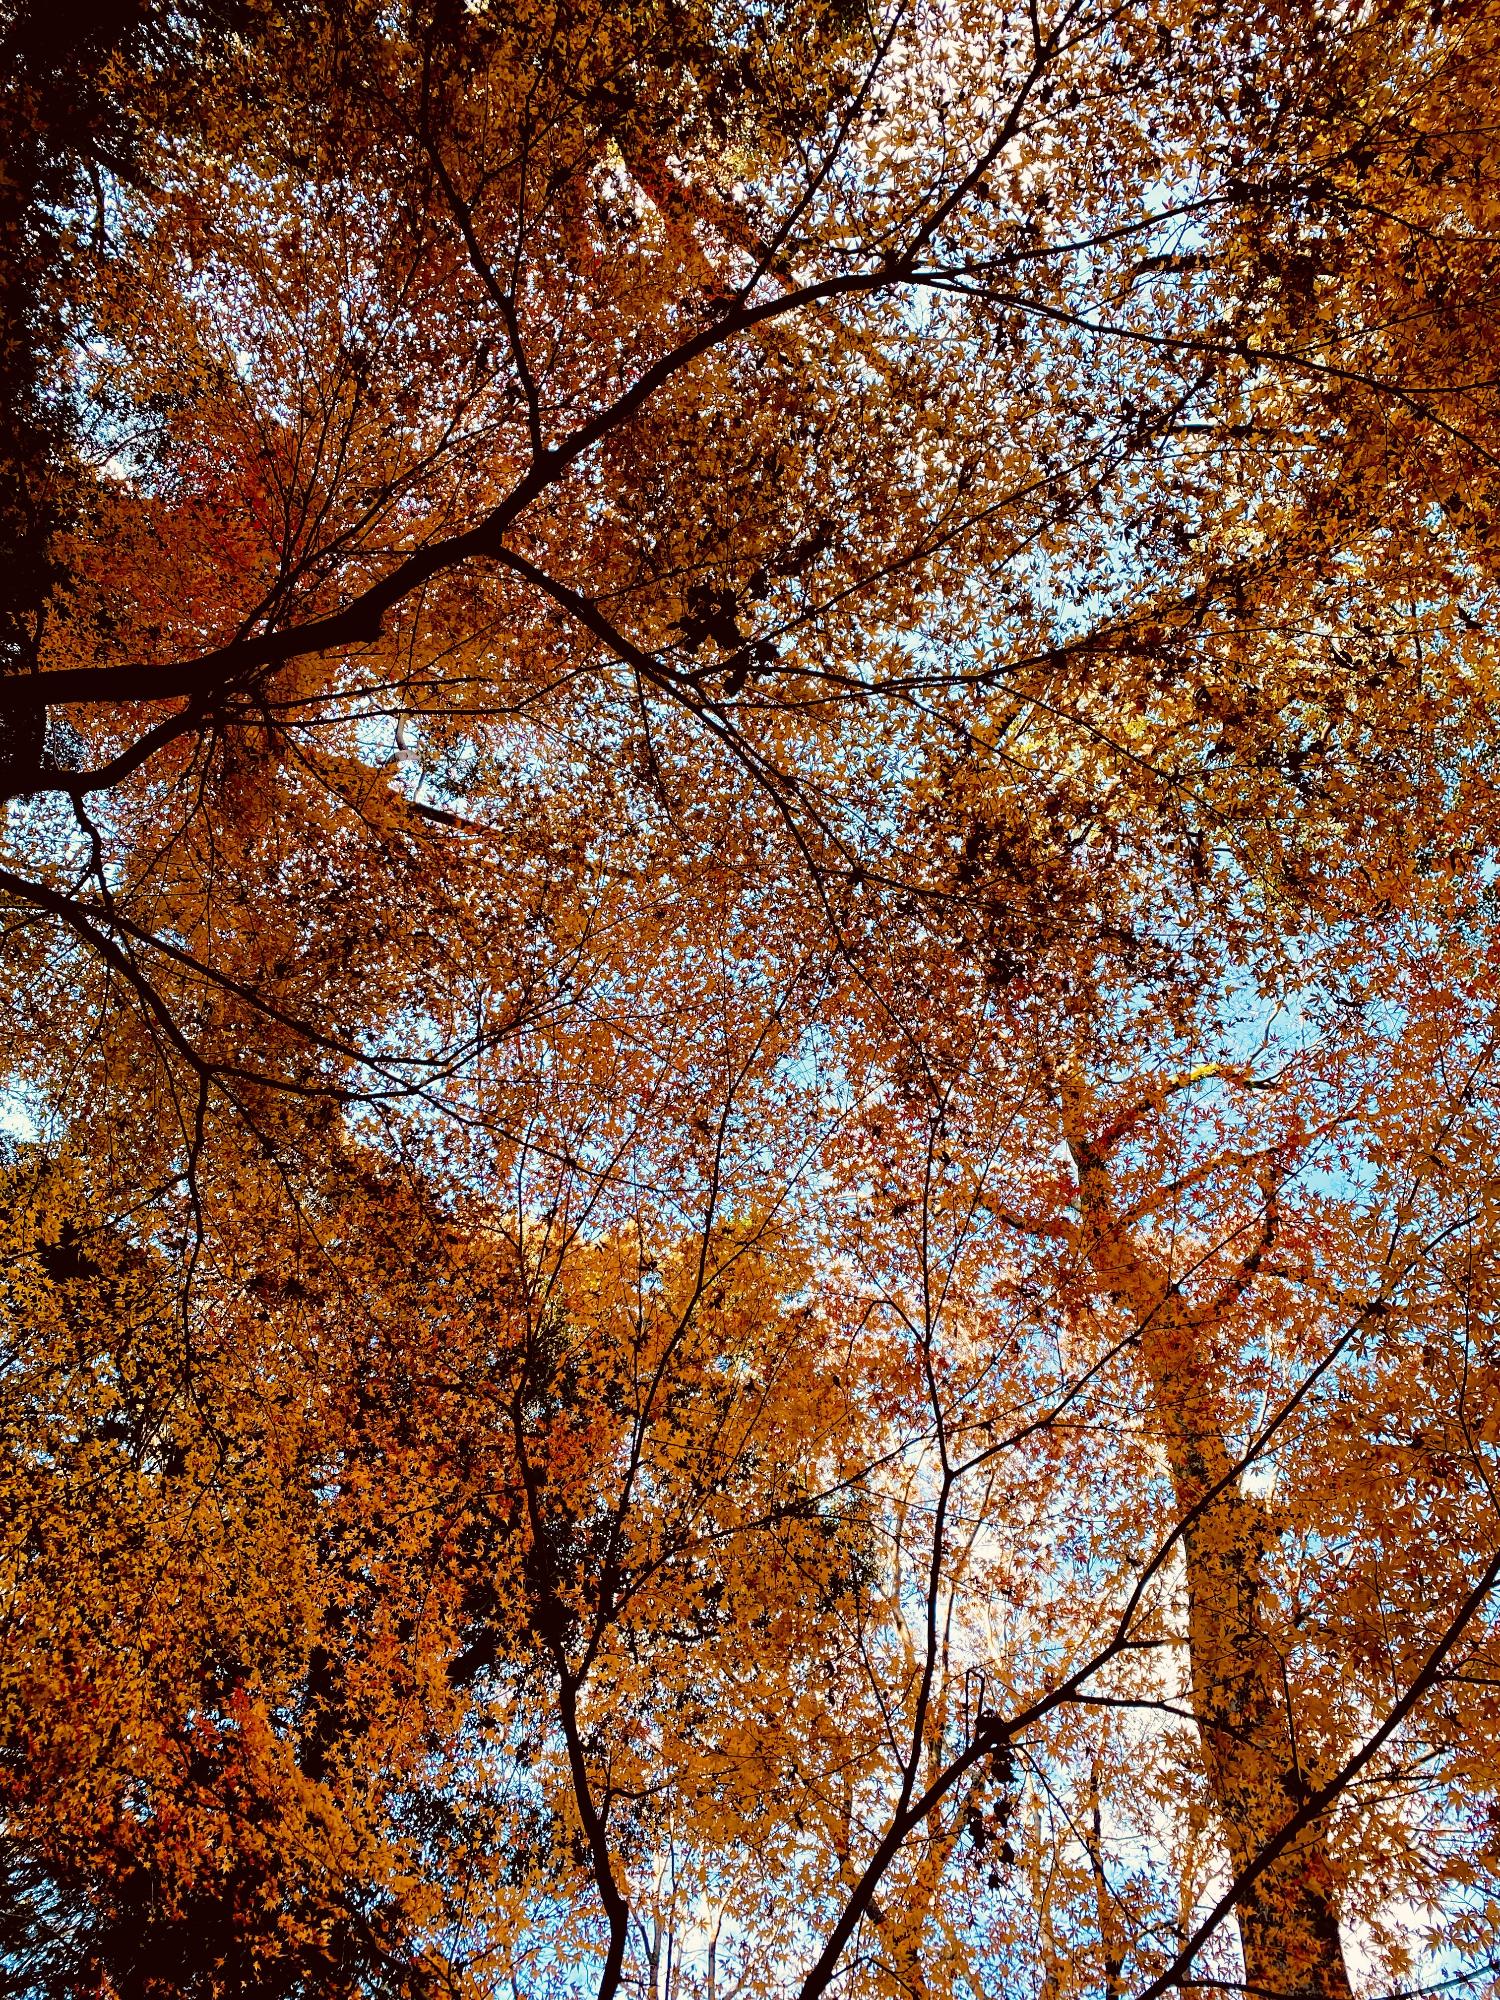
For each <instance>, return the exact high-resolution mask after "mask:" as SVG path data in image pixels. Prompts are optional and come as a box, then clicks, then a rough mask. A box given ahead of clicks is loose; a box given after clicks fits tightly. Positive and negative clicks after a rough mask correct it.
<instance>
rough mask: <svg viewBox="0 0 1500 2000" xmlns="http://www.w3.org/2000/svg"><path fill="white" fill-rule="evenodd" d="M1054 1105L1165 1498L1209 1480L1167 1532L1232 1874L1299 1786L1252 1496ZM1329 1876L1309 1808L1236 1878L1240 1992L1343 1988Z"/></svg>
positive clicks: (1177, 1297) (1206, 1396)
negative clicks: (1139, 1371)
mask: <svg viewBox="0 0 1500 2000" xmlns="http://www.w3.org/2000/svg"><path fill="white" fill-rule="evenodd" d="M1065 1111H1066V1115H1067V1127H1068V1129H1067V1139H1068V1144H1069V1147H1070V1150H1071V1151H1072V1154H1073V1159H1074V1162H1075V1164H1076V1166H1077V1169H1078V1177H1079V1196H1078V1200H1079V1209H1080V1213H1081V1217H1082V1227H1081V1229H1080V1232H1079V1241H1080V1247H1081V1248H1082V1249H1083V1250H1084V1251H1085V1253H1086V1255H1087V1256H1088V1258H1089V1261H1090V1264H1091V1265H1092V1267H1093V1270H1094V1272H1095V1275H1096V1276H1097V1278H1098V1279H1099V1281H1100V1283H1101V1285H1102V1286H1103V1287H1104V1288H1105V1290H1107V1291H1108V1292H1109V1294H1110V1295H1111V1297H1113V1298H1114V1299H1115V1300H1116V1301H1117V1302H1118V1303H1119V1304H1120V1305H1122V1306H1123V1307H1124V1308H1125V1309H1126V1310H1127V1311H1128V1312H1129V1313H1130V1314H1131V1316H1132V1317H1133V1319H1134V1320H1135V1322H1136V1325H1137V1326H1138V1327H1139V1329H1140V1355H1141V1361H1142V1364H1143V1368H1144V1373H1145V1376H1146V1381H1147V1383H1148V1385H1149V1387H1150V1391H1151V1403H1152V1410H1153V1413H1154V1415H1155V1418H1156V1422H1157V1424H1158V1426H1159V1429H1160V1433H1161V1436H1162V1440H1163V1443H1164V1445H1165V1447H1166V1454H1167V1460H1168V1464H1169V1467H1170V1470H1171V1476H1172V1484H1173V1488H1174V1493H1175V1498H1176V1503H1177V1507H1178V1509H1179V1511H1180V1512H1181V1513H1182V1514H1184V1515H1186V1514H1188V1513H1191V1512H1192V1511H1193V1510H1194V1509H1196V1508H1198V1507H1199V1506H1200V1505H1201V1504H1202V1503H1203V1502H1204V1500H1205V1496H1207V1495H1208V1494H1210V1493H1216V1497H1215V1498H1213V1499H1212V1500H1210V1501H1208V1503H1207V1505H1206V1506H1204V1507H1203V1511H1202V1512H1201V1513H1199V1514H1197V1516H1196V1518H1195V1520H1194V1521H1193V1524H1192V1526H1191V1527H1190V1528H1189V1529H1188V1530H1187V1532H1186V1534H1185V1535H1184V1538H1183V1547H1184V1556H1185V1561H1186V1569H1187V1586H1188V1653H1189V1659H1190V1663H1191V1678H1192V1706H1193V1713H1194V1716H1195V1717H1196V1719H1197V1724H1198V1734H1199V1739H1200V1741H1201V1744H1202V1749H1203V1761H1204V1767H1205V1770H1206V1773H1207V1776H1208V1782H1209V1787H1210V1790H1211V1791H1212V1794H1213V1798H1214V1802H1215V1805H1216V1806H1217V1808H1218V1813H1219V1817H1220V1819H1221V1820H1222V1822H1223V1827H1224V1833H1225V1838H1226V1840H1227V1843H1228V1846H1229V1858H1230V1862H1231V1865H1232V1866H1233V1868H1234V1870H1235V1872H1236V1874H1238V1873H1239V1872H1241V1871H1242V1870H1243V1869H1245V1868H1246V1867H1247V1866H1249V1865H1250V1864H1251V1863H1252V1862H1253V1861H1254V1860H1255V1858H1256V1856H1257V1854H1258V1853H1259V1851H1260V1849H1261V1848H1262V1847H1263V1846H1264V1845H1265V1843H1266V1842H1267V1841H1268V1840H1269V1839H1271V1837H1272V1836H1273V1835H1275V1834H1276V1833H1277V1832H1279V1830H1280V1829H1281V1827H1282V1826H1283V1825H1284V1824H1285V1823H1286V1821H1287V1819H1288V1818H1289V1817H1290V1815H1291V1814H1292V1813H1293V1812H1294V1811H1295V1809H1296V1807H1297V1806H1298V1805H1299V1804H1300V1803H1301V1800H1302V1799H1303V1797H1305V1795H1306V1793H1307V1791H1308V1790H1309V1789H1310V1788H1311V1786H1310V1781H1309V1778H1308V1774H1307V1773H1305V1772H1304V1771H1303V1769H1302V1768H1301V1763H1300V1759H1299V1755H1298V1746H1297V1739H1296V1720H1295V1717H1294V1715H1293V1714H1292V1712H1291V1705H1290V1700H1289V1695H1288V1689H1287V1685H1286V1680H1285V1676H1284V1673H1283V1668H1282V1657H1281V1654H1280V1652H1279V1651H1278V1649H1277V1646H1276V1643H1275V1640H1274V1638H1273V1636H1272V1635H1271V1633H1270V1632H1269V1631H1268V1630H1267V1627H1266V1619H1265V1606H1264V1603H1263V1579H1262V1554H1263V1547H1264V1543H1263V1524H1264V1520H1265V1515H1264V1510H1263V1509H1262V1507H1261V1506H1260V1504H1259V1503H1258V1502H1256V1501H1253V1500H1251V1499H1248V1498H1247V1497H1246V1496H1245V1495H1243V1494H1242V1493H1241V1492H1240V1491H1239V1487H1238V1481H1237V1480H1236V1479H1233V1478H1231V1477H1230V1476H1229V1475H1230V1469H1231V1466H1232V1464H1233V1460H1232V1459H1231V1457H1230V1455H1229V1452H1228V1449H1227V1447H1226V1444H1225V1440H1224V1429H1223V1421H1222V1412H1221V1408H1220V1405H1219V1401H1218V1398H1217V1396H1216V1394H1215V1392H1214V1386H1213V1380H1212V1370H1211V1367H1210V1363H1209V1354H1208V1348H1209V1340H1210V1336H1211V1333H1212V1323H1211V1322H1209V1321H1206V1320H1205V1318H1204V1317H1203V1316H1202V1315H1199V1314H1196V1313H1195V1312H1194V1311H1193V1310H1192V1309H1191V1308H1190V1307H1189V1305H1188V1303H1187V1301H1186V1300H1185V1299H1184V1298H1183V1297H1182V1295H1181V1294H1180V1292H1179V1291H1178V1289H1177V1287H1176V1285H1175V1284H1174V1283H1173V1282H1172V1280H1171V1274H1170V1272H1169V1271H1167V1270H1166V1269H1164V1268H1163V1267H1161V1266H1160V1265H1159V1264H1158V1263H1157V1261H1156V1260H1155V1259H1154V1258H1153V1257H1152V1256H1151V1255H1150V1254H1149V1253H1148V1252H1146V1251H1145V1250H1143V1249H1142V1247H1141V1246H1140V1244H1139V1243H1138V1242H1137V1241H1136V1240H1135V1239H1134V1238H1133V1236H1132V1234H1131V1232H1130V1231H1129V1230H1128V1229H1127V1228H1125V1227H1124V1226H1123V1225H1122V1224H1120V1223H1119V1222H1118V1221H1117V1219H1116V1217H1115V1215H1114V1212H1113V1208H1112V1206H1111V1200H1110V1187H1109V1175H1108V1168H1107V1163H1106V1160H1105V1158H1104V1156H1103V1154H1102V1152H1099V1151H1096V1150H1095V1149H1094V1147H1093V1146H1092V1145H1091V1143H1090V1140H1089V1137H1088V1127H1087V1124H1086V1122H1085V1115H1086V1100H1085V1098H1084V1096H1083V1093H1082V1092H1081V1091H1076V1090H1075V1091H1073V1092H1070V1093H1069V1094H1068V1096H1067V1098H1066V1101H1065ZM1216 1489H1222V1490H1218V1491H1217V1492H1216ZM1336 1889H1337V1882H1336V1877H1335V1873H1334V1870H1333V1868H1332V1866H1331V1863H1330V1860H1329V1855H1328V1846H1327V1841H1326V1839H1325V1837H1324V1833H1323V1830H1322V1827H1321V1826H1320V1825H1318V1824H1316V1823H1315V1824H1314V1825H1312V1826H1310V1827H1308V1828H1307V1829H1306V1830H1305V1831H1304V1832H1303V1833H1302V1834H1300V1835H1299V1836H1298V1838H1297V1839H1296V1840H1295V1841H1294V1842H1293V1843H1292V1844H1291V1845H1290V1846H1289V1847H1288V1848H1287V1849H1286V1851H1285V1852H1284V1853H1283V1854H1281V1855H1280V1856H1278V1858H1277V1859H1276V1860H1275V1861H1274V1862H1273V1863H1272V1864H1271V1865H1270V1866H1269V1867H1268V1868H1266V1869H1265V1870H1264V1871H1263V1872H1262V1873H1261V1874H1260V1875H1259V1876H1258V1878H1257V1879H1256V1880H1255V1881H1253V1882H1252V1883H1251V1884H1250V1885H1249V1886H1248V1888H1247V1889H1246V1891H1245V1893H1244V1894H1243V1896H1242V1897H1241V1898H1240V1900H1239V1903H1238V1905H1237V1915H1238V1919H1239V1928H1240V1943H1241V1948H1242V1951H1243V1954H1244V1959H1245V1984H1246V1989H1247V1991H1248V1992H1249V1993H1252V1994H1256V1995H1264V1996H1267V2000H1350V1996H1351V1988H1350V1985H1349V1975H1348V1971H1347V1968H1346V1967H1345V1964H1344V1953H1343V1946H1342V1943H1341V1941H1340V1937H1339V1926H1338V1915H1337V1903H1336V1900H1335V1896H1336Z"/></svg>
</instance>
